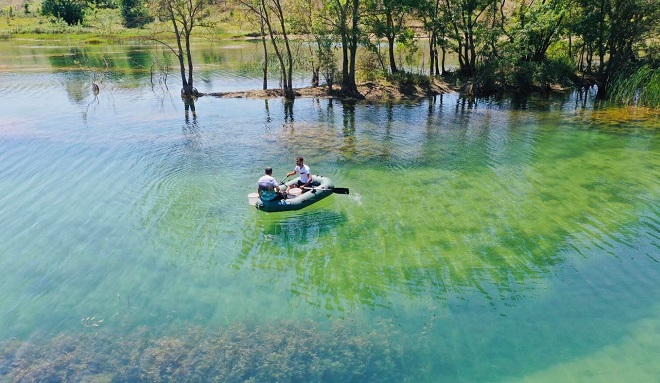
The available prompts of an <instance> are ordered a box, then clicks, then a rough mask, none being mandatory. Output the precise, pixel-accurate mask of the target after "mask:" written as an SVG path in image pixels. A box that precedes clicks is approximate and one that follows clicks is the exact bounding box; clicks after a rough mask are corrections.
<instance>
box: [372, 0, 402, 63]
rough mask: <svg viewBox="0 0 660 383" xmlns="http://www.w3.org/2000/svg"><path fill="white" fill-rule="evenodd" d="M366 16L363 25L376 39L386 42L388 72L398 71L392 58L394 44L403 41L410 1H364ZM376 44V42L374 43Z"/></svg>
mask: <svg viewBox="0 0 660 383" xmlns="http://www.w3.org/2000/svg"><path fill="white" fill-rule="evenodd" d="M365 8H366V9H367V11H366V12H367V16H366V17H364V19H365V23H366V24H367V25H368V27H369V28H370V31H371V32H372V33H374V35H375V36H376V38H377V39H380V38H383V37H384V38H385V39H386V40H387V48H388V60H389V66H390V72H391V73H396V72H398V71H399V69H398V68H397V65H396V59H395V57H394V44H395V42H396V40H397V39H400V40H401V41H403V37H402V36H404V35H405V33H404V31H405V29H406V24H405V16H406V15H407V14H409V13H410V12H411V9H412V2H411V1H410V0H366V1H365ZM376 43H378V42H376Z"/></svg>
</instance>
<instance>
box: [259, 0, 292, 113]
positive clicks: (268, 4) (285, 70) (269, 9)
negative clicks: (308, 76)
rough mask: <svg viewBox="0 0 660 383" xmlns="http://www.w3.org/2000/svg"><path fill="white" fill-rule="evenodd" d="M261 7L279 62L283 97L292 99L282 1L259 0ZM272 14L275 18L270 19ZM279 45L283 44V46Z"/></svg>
mask: <svg viewBox="0 0 660 383" xmlns="http://www.w3.org/2000/svg"><path fill="white" fill-rule="evenodd" d="M261 8H262V11H263V14H262V16H263V20H264V23H265V25H266V27H267V28H268V33H269V35H270V41H271V43H272V45H273V49H274V50H275V55H276V56H277V59H278V61H279V62H280V70H281V71H282V88H283V90H284V98H286V99H287V100H294V99H295V98H296V94H295V92H294V91H293V53H292V52H291V44H290V42H289V36H288V34H287V28H286V21H285V14H284V9H283V8H282V2H281V1H280V0H261ZM273 16H274V17H275V20H273V19H272V17H273ZM274 22H275V23H274ZM280 39H281V40H280ZM281 45H284V47H282V46H281Z"/></svg>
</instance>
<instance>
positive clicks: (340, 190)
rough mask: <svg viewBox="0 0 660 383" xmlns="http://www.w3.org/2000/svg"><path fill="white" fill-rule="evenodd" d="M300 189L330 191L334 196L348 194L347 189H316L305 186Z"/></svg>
mask: <svg viewBox="0 0 660 383" xmlns="http://www.w3.org/2000/svg"><path fill="white" fill-rule="evenodd" d="M302 188H303V189H307V190H330V191H331V192H333V193H336V194H349V193H348V188H336V187H331V188H318V187H306V186H303V187H302Z"/></svg>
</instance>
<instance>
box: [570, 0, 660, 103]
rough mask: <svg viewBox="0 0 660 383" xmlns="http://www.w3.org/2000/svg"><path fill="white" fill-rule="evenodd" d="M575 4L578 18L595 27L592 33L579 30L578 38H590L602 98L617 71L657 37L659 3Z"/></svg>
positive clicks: (601, 0) (605, 0)
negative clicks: (595, 57)
mask: <svg viewBox="0 0 660 383" xmlns="http://www.w3.org/2000/svg"><path fill="white" fill-rule="evenodd" d="M578 3H579V5H580V8H579V10H580V12H581V14H582V16H581V18H582V19H585V20H589V22H590V25H591V26H592V27H593V28H594V29H595V33H593V34H592V33H583V34H582V37H583V39H584V40H585V41H589V42H591V41H593V44H594V50H595V53H596V54H597V55H598V71H597V74H596V76H597V82H598V97H599V98H606V97H607V93H608V89H609V87H610V86H611V84H612V82H613V80H614V78H615V77H616V76H617V74H618V73H619V72H620V71H624V70H626V67H628V66H630V65H631V64H634V63H635V62H636V61H638V60H639V57H638V50H639V49H638V48H639V46H640V45H641V44H642V43H643V42H645V41H646V40H653V39H657V38H658V34H659V33H660V30H659V29H660V27H659V25H658V22H657V20H658V18H659V17H660V6H659V5H658V2H657V1H655V0H596V1H590V0H578ZM580 31H581V30H580V29H578V32H580ZM582 31H584V30H582Z"/></svg>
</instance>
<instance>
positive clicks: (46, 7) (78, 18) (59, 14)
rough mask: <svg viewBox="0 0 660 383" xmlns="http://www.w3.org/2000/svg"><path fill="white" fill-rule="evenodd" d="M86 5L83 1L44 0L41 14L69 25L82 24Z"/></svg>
mask: <svg viewBox="0 0 660 383" xmlns="http://www.w3.org/2000/svg"><path fill="white" fill-rule="evenodd" d="M86 8H87V4H86V3H85V2H84V1H83V0H44V1H43V3H41V14H42V15H44V16H54V17H56V18H61V19H62V20H64V21H65V22H66V23H67V24H69V25H76V24H82V22H83V19H84V17H85V9H86Z"/></svg>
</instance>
